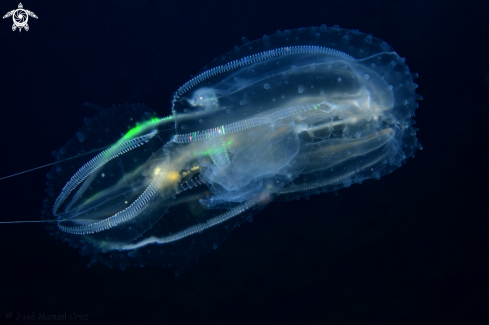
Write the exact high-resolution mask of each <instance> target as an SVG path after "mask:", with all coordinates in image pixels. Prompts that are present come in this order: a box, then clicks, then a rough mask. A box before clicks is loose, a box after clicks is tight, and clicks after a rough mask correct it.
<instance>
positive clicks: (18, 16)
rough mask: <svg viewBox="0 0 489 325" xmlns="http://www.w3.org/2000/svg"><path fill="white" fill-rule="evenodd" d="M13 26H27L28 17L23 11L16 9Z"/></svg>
mask: <svg viewBox="0 0 489 325" xmlns="http://www.w3.org/2000/svg"><path fill="white" fill-rule="evenodd" d="M13 18H14V24H15V26H17V27H24V26H25V25H27V20H29V16H28V15H27V12H26V11H25V10H24V9H17V10H15V12H14V14H13Z"/></svg>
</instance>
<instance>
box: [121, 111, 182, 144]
mask: <svg viewBox="0 0 489 325" xmlns="http://www.w3.org/2000/svg"><path fill="white" fill-rule="evenodd" d="M171 119H173V116H167V117H163V118H158V117H154V118H152V119H150V120H148V121H146V122H144V123H139V124H137V125H136V126H135V127H133V128H132V129H130V130H129V131H127V133H126V134H125V135H124V136H123V137H122V138H121V139H120V140H119V141H118V143H120V142H123V141H126V140H129V139H132V138H134V137H135V136H136V135H138V134H140V133H142V132H144V131H145V130H146V129H148V128H151V127H153V126H156V125H158V124H160V123H163V122H166V121H169V120H171Z"/></svg>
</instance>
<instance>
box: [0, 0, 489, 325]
mask: <svg viewBox="0 0 489 325" xmlns="http://www.w3.org/2000/svg"><path fill="white" fill-rule="evenodd" d="M18 1H19V0H17V1H2V2H1V3H0V14H1V15H2V16H3V15H4V14H5V13H6V12H8V11H10V10H13V9H16V8H17V5H18ZM22 3H23V5H24V8H25V9H28V10H31V11H33V12H34V13H36V14H37V15H38V16H39V19H33V18H29V25H30V30H29V31H28V32H26V31H22V32H21V33H19V32H18V31H16V32H12V30H11V25H12V20H11V18H8V19H5V20H1V21H0V117H1V121H0V136H1V139H2V141H1V150H0V166H1V169H0V177H2V176H7V175H10V174H13V173H17V172H20V171H23V170H27V169H30V168H34V167H37V166H40V165H44V164H48V163H50V162H52V161H53V157H52V155H51V152H52V151H53V150H59V148H60V147H61V146H62V145H63V144H64V143H66V141H67V140H68V139H69V138H71V137H72V136H74V134H75V133H76V131H77V130H78V128H79V127H80V126H81V125H82V124H83V118H85V117H92V116H94V115H96V114H97V112H96V111H95V110H94V109H92V108H90V107H86V106H84V105H83V103H84V102H90V103H95V104H98V105H101V106H103V107H110V106H112V104H123V103H145V104H146V105H147V106H148V107H151V108H152V109H154V110H155V111H157V112H158V113H159V114H160V115H161V116H167V115H168V114H169V113H170V101H171V97H172V94H173V92H174V91H175V90H176V89H177V88H178V87H179V86H180V85H181V84H183V83H184V82H185V81H187V80H188V79H189V77H190V75H192V74H195V73H197V71H199V70H200V68H201V67H202V66H204V65H205V64H207V63H208V62H210V61H211V60H212V59H213V58H214V57H217V56H220V55H221V54H224V53H226V52H227V51H229V50H231V49H232V48H233V47H234V45H240V44H241V37H243V36H245V37H247V38H248V39H249V40H254V39H257V38H260V37H262V36H263V35H264V34H273V33H275V31H276V30H277V29H280V30H284V29H295V28H299V27H309V26H319V25H321V24H322V23H325V24H326V25H328V26H332V25H334V24H338V25H340V27H344V28H352V29H359V30H360V31H362V32H366V33H372V34H373V35H374V36H376V37H378V38H381V39H383V40H385V41H386V42H388V43H389V44H391V45H392V46H393V47H394V49H396V51H397V52H398V53H399V54H400V55H401V56H403V57H406V59H407V61H406V62H407V64H408V65H409V67H410V68H411V71H412V72H417V73H419V75H420V77H419V78H418V79H416V82H417V83H418V84H419V89H418V93H420V94H421V95H422V96H424V100H423V101H422V102H420V108H419V110H418V111H417V116H416V121H417V127H419V129H420V130H419V132H418V138H419V140H420V142H421V143H422V144H423V146H424V150H422V151H417V152H416V157H415V158H414V159H413V158H410V159H409V160H408V162H407V164H406V165H404V166H403V167H402V168H400V169H398V170H396V171H395V172H394V173H392V174H391V175H388V176H385V177H383V178H382V179H381V180H380V181H369V182H366V183H365V184H362V185H361V186H353V187H352V188H349V189H343V190H340V191H339V194H338V195H334V194H323V195H320V196H317V195H316V196H313V197H311V198H310V199H309V200H306V199H301V200H299V201H292V202H288V203H279V202H275V203H272V204H270V205H268V206H267V207H266V208H265V209H264V210H263V211H262V212H260V213H259V214H257V215H255V216H254V220H253V222H251V223H245V224H243V225H242V226H241V227H240V228H238V229H235V230H234V232H233V233H232V234H231V235H230V236H229V237H228V239H227V240H226V242H224V243H223V244H222V245H221V246H219V248H218V249H217V250H215V251H213V252H211V253H210V254H208V255H206V256H203V257H202V258H200V259H199V261H197V262H193V263H190V264H188V265H186V266H185V267H184V268H183V269H178V268H159V267H145V268H128V269H126V270H124V271H121V270H120V269H109V268H107V267H105V266H102V265H99V266H95V267H91V268H88V267H87V266H86V265H87V263H88V258H87V257H82V256H80V254H79V253H78V252H77V251H75V250H73V249H71V248H70V247H69V246H68V245H67V244H66V243H62V242H59V241H56V240H54V239H53V237H50V236H49V235H48V234H47V232H46V230H45V226H44V225H42V224H23V225H11V224H1V225H0V324H13V323H18V322H19V321H16V320H15V318H17V317H19V315H21V316H24V318H25V315H27V316H29V315H34V316H35V318H36V319H37V318H38V316H39V314H43V313H44V314H45V315H64V314H65V313H66V314H67V317H68V318H69V317H70V315H71V314H76V315H88V319H89V321H90V322H94V323H102V322H104V323H107V322H109V323H112V322H119V323H125V322H129V323H132V324H141V323H143V322H144V321H157V322H159V323H165V324H173V323H186V322H187V323H189V322H191V323H201V324H232V323H246V324H250V323H274V324H275V323H301V324H303V323H306V324H310V323H328V324H448V323H453V324H487V323H488V322H489V317H488V315H487V311H488V304H489V291H488V289H489V286H488V285H487V277H488V275H489V250H488V248H489V246H488V240H487V237H488V231H489V207H488V204H487V202H488V194H489V191H488V189H487V179H488V177H487V170H488V164H489V158H488V148H489V146H488V141H487V137H488V135H487V134H488V133H487V131H488V128H489V124H488V110H489V105H488V100H487V99H488V97H489V62H488V60H487V58H488V57H489V37H488V32H489V2H488V1H480V2H477V1H434V0H433V1H421V0H419V1H409V2H408V1H405V2H395V3H393V2H392V1H307V0H303V1H300V2H292V1H290V2H284V1H275V0H272V1H256V0H250V1H243V2H240V1H185V0H181V1H174V2H170V1H167V2H163V1H121V0H119V1H72V0H70V1H64V2H62V1H34V0H28V1H26V2H22ZM48 171H49V169H43V170H38V171H33V172H30V173H27V174H23V175H20V176H16V177H13V178H9V179H5V180H0V194H1V195H0V198H1V199H0V221H11V220H39V219H40V218H41V208H42V201H43V199H44V183H45V174H46V173H47V172H48ZM175 273H178V276H175ZM8 313H12V317H13V318H11V319H9V318H8V316H9V314H8ZM60 322H61V321H60ZM66 322H70V321H69V320H67V321H66ZM84 323H86V322H84Z"/></svg>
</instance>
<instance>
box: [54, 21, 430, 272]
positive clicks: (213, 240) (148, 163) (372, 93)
mask: <svg viewBox="0 0 489 325" xmlns="http://www.w3.org/2000/svg"><path fill="white" fill-rule="evenodd" d="M416 87H417V86H416V85H415V84H414V83H413V75H411V73H410V71H409V68H408V67H407V65H406V64H405V63H404V59H403V58H401V57H399V56H398V54H397V53H396V52H395V51H394V50H393V49H392V48H391V47H390V46H389V45H388V44H387V43H385V42H383V41H381V40H379V39H376V38H374V37H372V36H370V35H366V34H363V33H360V32H358V31H355V30H346V29H340V28H338V27H337V26H335V27H333V28H327V27H326V26H324V25H323V26H321V27H314V28H307V29H298V30H293V31H284V32H279V31H278V32H277V33H276V34H275V35H273V36H270V37H268V36H267V37H264V38H263V40H258V41H254V42H249V43H246V44H245V45H243V46H241V47H240V48H237V49H235V50H234V51H232V52H230V53H227V54H226V55H224V56H222V57H220V58H218V59H216V60H215V61H214V62H212V63H211V64H210V65H208V66H207V67H205V68H204V69H203V70H202V72H201V73H199V74H198V75H197V76H196V77H194V78H193V79H191V80H189V81H188V82H187V83H185V84H184V85H183V86H182V87H180V88H179V89H178V90H177V91H176V93H175V95H174V98H173V102H172V111H173V114H172V115H171V116H170V117H167V118H159V117H157V116H156V114H154V112H152V111H151V110H149V109H148V108H146V107H144V106H141V105H126V106H121V107H115V108H112V109H110V110H106V111H104V112H102V113H101V114H100V115H99V116H97V117H95V118H94V119H95V120H96V123H91V122H90V121H87V122H86V125H85V126H84V127H82V128H81V129H80V131H79V132H78V133H77V136H76V137H75V138H74V139H72V140H71V141H70V142H69V143H68V144H67V145H66V146H65V147H63V148H62V150H61V151H60V153H58V154H57V158H58V160H62V159H64V158H66V157H71V156H75V155H79V154H80V153H83V152H84V151H89V150H91V149H93V148H95V147H100V146H106V145H107V146H110V147H109V148H108V149H106V150H104V151H103V152H101V153H98V154H97V155H94V157H93V158H92V159H91V160H89V161H88V162H86V161H82V162H78V163H75V162H73V161H69V162H65V163H62V162H60V163H58V164H57V165H56V166H55V167H54V168H53V171H51V172H50V174H48V178H49V179H50V180H49V181H48V189H47V191H48V193H49V198H48V199H47V200H46V204H45V216H46V217H47V218H56V219H57V220H58V221H59V222H58V223H57V229H56V227H54V226H53V227H52V231H53V233H55V234H56V235H57V236H59V237H62V238H63V239H64V240H67V241H69V242H70V243H71V244H72V245H74V246H76V247H79V248H80V249H81V251H82V253H86V254H91V255H92V262H97V261H100V262H103V263H106V264H108V265H121V266H122V267H123V266H124V265H140V264H144V263H155V264H168V263H173V262H185V261H187V260H190V259H192V258H195V257H198V256H199V255H201V254H203V253H205V252H207V251H208V250H210V249H212V248H215V247H216V246H217V245H218V244H219V243H220V242H221V241H222V240H223V239H224V238H225V237H226V236H227V235H228V234H229V232H230V231H231V230H232V229H233V228H234V227H235V226H236V225H239V224H240V223H241V222H243V221H244V220H246V219H247V218H248V217H249V216H250V214H251V213H253V210H255V209H257V208H260V207H263V206H264V205H265V204H267V203H269V202H270V201H272V200H273V199H274V198H279V199H281V200H288V199H290V198H297V197H301V196H306V195H310V194H314V193H321V192H328V191H335V190H338V189H340V188H343V187H348V186H350V185H351V184H354V183H361V182H362V181H364V180H366V179H371V178H380V177H381V176H382V175H385V174H388V173H390V172H392V171H393V170H394V169H396V168H397V167H400V166H401V163H402V162H403V161H405V160H406V159H407V158H408V157H410V156H412V155H413V152H414V151H415V150H416V149H418V148H420V145H419V143H418V142H417V140H416V137H415V133H416V129H415V128H413V127H412V125H413V124H414V121H413V119H412V116H413V115H414V110H415V109H416V108H417V103H416V99H420V96H418V95H416V94H415V88H416ZM168 126H174V128H172V129H171V130H168ZM172 130H174V131H172ZM121 134H122V138H121Z"/></svg>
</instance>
